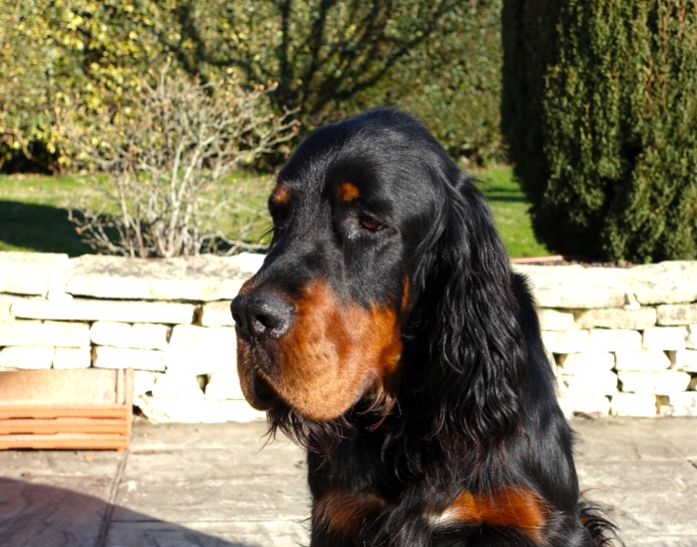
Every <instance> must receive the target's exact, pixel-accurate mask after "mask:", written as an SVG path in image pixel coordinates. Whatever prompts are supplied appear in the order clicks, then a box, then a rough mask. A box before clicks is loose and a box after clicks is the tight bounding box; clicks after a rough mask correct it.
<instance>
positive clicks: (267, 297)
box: [230, 293, 293, 340]
mask: <svg viewBox="0 0 697 547" xmlns="http://www.w3.org/2000/svg"><path fill="white" fill-rule="evenodd" d="M230 309H231V310H232V318H233V319H234V320H235V323H236V324H237V328H238V331H239V332H240V334H241V335H242V336H244V337H245V338H248V339H251V338H255V339H257V340H263V339H264V338H279V337H281V336H283V335H284V334H285V333H286V332H287V331H288V328H289V327H290V322H291V319H292V317H293V306H292V305H291V304H289V303H288V302H286V301H285V300H284V299H282V298H281V297H279V296H277V295H275V294H271V293H252V294H240V295H238V296H237V297H235V299H234V300H233V301H232V304H231V305H230Z"/></svg>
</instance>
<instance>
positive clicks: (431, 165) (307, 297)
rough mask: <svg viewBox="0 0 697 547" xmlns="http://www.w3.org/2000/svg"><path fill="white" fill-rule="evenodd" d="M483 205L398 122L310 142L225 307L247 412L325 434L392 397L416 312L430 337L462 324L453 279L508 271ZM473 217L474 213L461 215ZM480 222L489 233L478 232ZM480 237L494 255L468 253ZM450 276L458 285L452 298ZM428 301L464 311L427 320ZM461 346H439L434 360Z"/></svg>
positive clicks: (365, 117) (425, 141) (325, 133)
mask: <svg viewBox="0 0 697 547" xmlns="http://www.w3.org/2000/svg"><path fill="white" fill-rule="evenodd" d="M470 190H471V191H473V192H474V193H473V194H472V196H470V197H467V196H465V194H467V192H470ZM463 192H464V194H463ZM478 200H480V197H479V196H478V193H476V191H474V190H473V188H472V185H471V184H470V183H469V181H468V180H467V179H466V177H465V176H464V175H463V174H462V173H461V172H460V171H459V170H458V169H457V167H456V166H455V164H454V163H453V162H452V161H450V160H449V159H448V157H447V154H446V153H445V151H444V150H443V149H442V147H441V146H440V145H439V144H438V143H437V141H436V140H435V139H434V138H433V137H432V136H431V134H430V133H429V132H428V131H427V130H426V129H425V128H424V126H423V125H421V124H420V123H419V122H417V121H416V120H414V119H413V118H412V117H410V116H408V115H406V114H403V113H401V112H398V111H395V110H391V109H382V110H375V111H370V112H367V113H365V114H362V115H359V116H356V117H354V118H350V119H348V120H346V121H343V122H340V123H337V124H334V125H328V126H325V127H322V128H320V129H318V130H317V131H315V132H314V133H312V134H311V135H310V136H309V137H308V138H307V139H305V140H304V141H303V143H302V144H301V145H300V146H299V148H298V149H297V150H296V152H295V153H294V154H293V156H292V157H291V158H290V160H289V161H288V163H287V164H286V165H285V166H284V168H283V169H282V170H281V172H280V174H279V175H278V181H277V185H276V187H275V189H274V190H273V192H272V194H271V196H270V198H269V211H270V213H271V216H272V218H273V223H274V229H273V239H272V243H271V247H270V249H269V253H268V255H267V257H266V260H265V261H264V264H263V266H262V268H261V269H260V270H259V271H258V272H257V273H256V275H254V277H252V278H251V279H249V280H248V281H247V282H246V283H245V284H244V286H243V288H242V289H241V291H240V294H239V295H238V296H237V297H236V298H235V300H234V301H233V304H232V311H233V316H234V318H235V322H236V325H237V337H238V345H237V347H238V371H239V376H240V381H241V385H242V390H243V392H244V395H245V397H246V398H247V400H248V401H249V402H250V403H251V404H252V406H254V407H255V408H257V409H261V410H269V409H272V408H274V407H277V406H278V405H286V406H288V407H290V408H292V409H293V410H294V411H295V412H296V413H298V414H299V415H300V416H302V417H304V418H309V419H311V420H319V421H324V420H331V419H332V418H336V417H338V416H340V415H342V414H343V413H344V412H345V411H346V410H347V409H349V408H351V407H352V406H353V405H354V403H356V402H357V401H358V400H360V399H361V398H363V397H372V398H376V399H380V398H381V397H382V396H384V395H385V394H389V393H391V392H392V391H393V390H394V389H395V386H396V385H397V382H398V379H399V376H400V371H399V368H400V367H399V363H400V361H401V360H402V358H403V352H404V351H405V345H404V343H405V342H404V328H405V327H406V325H407V324H408V323H409V322H410V316H412V315H413V313H412V312H413V311H414V308H417V307H418V308H419V310H422V313H423V314H424V315H425V319H424V321H425V322H428V321H433V322H434V325H424V326H423V328H425V329H429V328H435V323H438V324H441V323H447V322H448V321H449V320H450V319H452V320H453V321H455V322H457V323H461V322H462V320H463V319H462V317H459V316H458V317H454V318H453V317H450V316H449V314H450V308H451V307H457V305H460V304H461V301H462V300H463V299H464V298H466V297H467V295H465V294H464V293H463V294H460V293H462V292H463V290H465V289H463V287H461V286H460V285H461V284H462V282H463V281H461V280H460V279H459V276H461V277H462V280H466V279H470V278H473V277H476V276H471V275H469V273H471V272H469V269H470V266H473V267H475V268H477V269H487V268H488V269H489V270H496V269H497V268H500V266H499V265H497V266H496V267H491V265H490V264H487V263H486V262H487V261H491V260H492V259H491V257H495V259H496V260H499V259H500V257H501V256H502V257H503V260H504V262H505V253H504V252H503V249H502V247H501V246H500V242H499V241H498V238H497V237H496V235H495V231H494V229H493V223H491V221H490V217H489V216H488V209H487V208H486V206H485V205H483V204H479V202H478ZM474 202H477V203H476V204H475V203H474ZM468 204H469V205H468ZM470 205H471V208H472V209H473V210H474V209H477V211H476V213H475V212H472V214H468V211H469V209H468V207H469V206H470ZM479 209H481V211H483V213H482V212H481V211H479ZM482 214H483V215H484V217H485V221H483V224H485V226H484V227H482V226H476V224H477V223H478V222H479V221H480V217H481V216H482ZM454 226H457V227H456V228H453V227H454ZM475 231H479V232H482V231H483V235H482V234H480V236H479V237H480V238H483V239H490V238H493V240H494V243H493V244H492V245H493V246H490V247H491V248H489V249H488V250H484V249H483V250H482V251H481V252H474V249H473V245H472V243H471V241H470V239H469V238H468V237H465V236H464V235H463V234H465V233H473V232H475ZM497 242H498V243H497ZM464 263H466V264H464ZM441 266H442V268H441ZM501 267H502V268H503V270H504V271H503V272H502V273H501V275H503V276H505V275H506V274H507V272H508V269H507V266H501ZM454 270H459V272H458V273H457V275H453V271H454ZM468 272H469V273H468ZM487 275H490V274H487ZM451 277H454V278H455V283H457V284H458V286H457V287H454V288H452V289H449V286H450V285H453V282H451V281H452V280H451V279H450V278H451ZM477 283H478V282H477V281H473V283H472V285H471V286H468V287H467V291H470V290H475V289H476V287H477ZM429 285H430V287H429ZM435 285H439V286H435ZM456 289H457V290H456ZM436 292H438V293H439V292H444V293H445V294H446V295H447V297H448V298H451V299H453V300H455V301H457V303H458V304H457V305H455V304H452V303H451V304H448V305H446V307H444V308H443V309H435V308H434V309H432V310H431V311H428V312H425V311H423V310H424V307H425V306H427V305H430V304H428V303H425V302H424V299H430V300H432V301H433V300H435V298H434V296H433V295H434V294H435V293H436ZM491 292H493V293H496V292H497V289H492V291H491ZM504 292H505V291H504ZM470 296H472V297H473V298H475V297H477V298H484V299H488V298H490V299H491V300H492V301H491V302H487V303H486V304H485V305H487V306H488V305H495V302H496V300H497V298H500V297H501V296H500V295H497V294H491V295H489V294H488V293H487V294H480V295H476V294H475V295H470ZM439 299H440V298H439ZM486 314H487V312H484V315H485V316H486ZM480 320H481V321H484V320H486V317H482V318H480V319H478V321H480ZM451 327H459V325H456V324H453V325H451ZM466 335H467V330H466V329H465V330H464V331H463V333H462V334H458V335H457V336H455V338H452V337H450V338H448V340H445V341H439V340H438V339H437V336H436V337H434V342H433V346H434V351H436V352H438V351H440V350H439V349H438V348H442V346H444V345H446V344H452V343H457V342H458V338H457V337H458V336H466ZM445 336H449V335H445Z"/></svg>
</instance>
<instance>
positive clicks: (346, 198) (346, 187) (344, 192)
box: [339, 182, 361, 203]
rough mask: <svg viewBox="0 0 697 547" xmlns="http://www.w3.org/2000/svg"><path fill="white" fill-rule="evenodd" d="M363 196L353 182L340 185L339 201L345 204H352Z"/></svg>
mask: <svg viewBox="0 0 697 547" xmlns="http://www.w3.org/2000/svg"><path fill="white" fill-rule="evenodd" d="M360 195H361V192H360V190H358V187H357V186H356V185H355V184H353V183H352V182H342V183H341V184H339V199H340V200H341V201H343V202H344V203H351V202H352V201H354V200H356V199H358V198H359V197H360Z"/></svg>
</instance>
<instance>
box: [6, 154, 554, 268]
mask: <svg viewBox="0 0 697 547" xmlns="http://www.w3.org/2000/svg"><path fill="white" fill-rule="evenodd" d="M475 175H476V176H477V178H478V179H480V180H481V181H482V182H481V183H480V188H481V190H482V191H483V192H484V194H485V195H486V196H487V198H488V200H489V203H490V205H491V208H492V210H493V213H494V218H495V219H496V223H497V225H498V228H499V230H500V232H501V236H502V238H503V241H504V243H505V244H506V247H507V249H508V252H509V253H510V255H511V256H513V257H520V256H543V255H547V254H549V253H548V252H547V250H546V249H545V247H544V246H543V245H542V244H540V243H538V242H537V241H536V239H535V236H534V235H533V233H532V228H531V225H530V218H529V216H528V214H527V208H528V204H527V202H526V201H525V197H524V195H523V193H522V191H521V190H520V188H519V186H518V185H517V183H516V182H515V181H514V180H513V176H512V172H511V169H510V168H508V167H494V168H490V169H485V170H481V171H477V172H476V173H475ZM272 186H273V179H272V178H271V177H268V176H259V175H254V174H250V173H236V174H235V175H234V176H231V177H229V178H228V179H226V180H225V182H224V183H223V184H221V185H220V186H219V187H218V188H216V189H215V190H214V191H213V192H212V194H213V195H211V196H209V197H210V198H212V199H213V200H216V201H217V200H219V197H217V196H220V195H223V194H225V195H226V196H229V195H230V194H234V200H233V205H232V206H231V208H230V210H228V211H227V212H226V213H225V214H221V215H220V218H219V220H218V221H217V223H218V224H217V226H218V228H219V229H220V230H221V231H222V232H223V233H225V234H226V235H227V236H228V237H230V238H232V239H242V240H245V241H248V242H253V243H258V242H260V241H262V242H263V241H264V234H265V233H266V232H267V231H268V228H269V227H270V223H269V220H268V216H267V214H266V197H267V195H268V193H269V191H270V189H271V187H272ZM102 199H103V197H102V195H101V194H100V193H99V191H98V190H97V189H95V188H94V185H93V184H91V183H90V182H89V179H86V178H82V177H79V176H69V175H66V176H54V177H51V176H41V175H14V176H0V251H2V250H4V251H9V250H17V251H41V252H61V253H68V254H69V255H71V256H76V255H80V254H84V253H88V252H91V251H90V249H89V248H88V247H86V246H85V245H84V244H83V243H82V242H81V241H80V238H79V237H78V235H77V233H76V232H75V226H74V225H73V224H72V223H71V222H70V221H69V220H68V216H67V210H68V208H71V207H76V206H77V205H78V203H80V202H83V201H84V202H87V203H91V204H92V205H93V206H95V205H98V204H99V203H100V201H101V200H102ZM105 208H106V209H107V210H109V207H108V206H106V207H105Z"/></svg>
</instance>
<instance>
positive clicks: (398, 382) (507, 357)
mask: <svg viewBox="0 0 697 547" xmlns="http://www.w3.org/2000/svg"><path fill="white" fill-rule="evenodd" d="M268 205H269V211H270V214H271V217H272V219H273V236H272V241H271V244H270V247H269V251H268V254H267V256H266V258H265V261H264V263H263V265H262V267H261V269H260V270H259V271H258V272H257V273H256V274H255V275H254V276H253V277H252V278H251V279H249V280H248V281H247V282H246V283H245V284H244V285H243V287H242V289H241V290H240V293H239V295H238V296H237V297H236V298H235V299H234V301H233V302H232V306H231V308H232V314H233V317H234V319H235V322H236V332H237V348H238V349H237V359H238V372H239V377H240V384H241V386H242V391H243V393H244V396H245V398H246V399H247V401H248V402H249V403H250V404H251V405H252V406H253V407H254V408H256V409H259V410H264V411H266V412H267V414H268V417H269V421H270V428H271V432H272V433H275V432H276V431H277V430H280V431H283V432H285V433H286V434H288V435H289V436H291V437H292V438H293V439H295V440H296V441H297V442H299V443H300V444H302V445H303V446H304V447H306V449H307V464H308V480H309V487H310V492H311V494H312V513H311V545H312V547H330V546H331V547H349V546H352V547H354V546H355V547H358V546H371V547H372V546H375V547H376V546H392V547H407V546H408V547H426V546H437V547H442V546H456V545H457V546H468V547H469V546H472V547H474V546H476V547H485V546H498V547H505V546H510V547H514V546H515V547H523V546H525V547H532V546H537V547H539V546H564V547H582V546H583V547H585V546H598V545H609V544H610V541H611V540H612V537H613V532H614V526H613V525H612V524H611V523H610V522H609V521H608V520H607V519H606V517H604V516H603V515H602V513H601V512H600V511H598V510H597V508H596V507H595V506H593V505H591V504H589V503H586V502H581V501H580V498H579V486H578V479H577V475H576V470H575V467H574V461H573V455H572V432H571V430H570V428H569V426H568V424H567V422H566V420H565V418H564V416H563V414H562V412H561V411H560V409H559V406H558V403H557V400H556V396H555V379H554V376H553V373H552V369H551V366H550V363H549V360H548V357H547V355H546V354H545V350H544V348H543V345H542V342H541V338H540V329H539V323H538V319H537V315H536V312H535V308H534V302H533V299H532V297H531V294H530V291H529V290H528V287H527V286H526V281H525V279H523V278H522V277H521V276H520V275H517V274H515V273H513V272H512V271H511V267H510V264H509V260H508V257H507V254H506V251H505V249H504V246H503V244H502V243H501V240H500V238H499V236H498V234H497V232H496V229H495V226H494V221H493V219H492V215H491V212H490V210H489V208H488V206H487V204H486V202H485V200H484V198H483V197H482V195H481V194H480V192H479V191H478V190H477V188H476V186H475V182H474V180H473V179H472V178H471V177H469V176H468V175H466V174H464V173H463V172H462V171H460V170H459V169H458V167H457V166H456V165H455V163H453V162H452V161H451V160H450V159H449V158H448V156H447V153H446V152H445V151H444V149H443V148H442V147H441V146H440V144H439V143H438V142H437V141H436V139H435V138H434V137H433V136H432V135H431V134H430V133H429V131H428V130H427V129H426V128H425V127H424V126H423V125H422V124H421V123H420V122H419V121H417V120H416V119H414V118H413V117H411V116H410V115H408V114H406V113H403V112H400V111H398V110H395V109H378V110H372V111H368V112H365V113H363V114H360V115H357V116H355V117H352V118H349V119H347V120H344V121H341V122H339V123H335V124H332V125H327V126H324V127H321V128H319V129H317V130H316V131H314V132H313V133H311V134H310V135H309V136H308V137H307V138H306V139H305V140H304V141H303V142H302V143H301V144H300V145H299V147H298V148H297V150H296V151H295V152H294V154H293V155H292V156H291V158H290V159H289V160H288V162H287V163H286V165H285V166H284V167H283V168H282V170H281V171H280V173H279V175H278V181H277V184H276V187H275V189H274V190H273V192H272V194H271V196H270V198H269V202H268Z"/></svg>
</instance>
